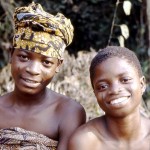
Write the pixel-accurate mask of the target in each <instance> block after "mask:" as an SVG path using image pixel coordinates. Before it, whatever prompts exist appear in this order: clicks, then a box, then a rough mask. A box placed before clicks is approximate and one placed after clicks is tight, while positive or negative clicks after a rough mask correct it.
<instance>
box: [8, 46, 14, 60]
mask: <svg viewBox="0 0 150 150" xmlns="http://www.w3.org/2000/svg"><path fill="white" fill-rule="evenodd" d="M13 52H14V48H10V49H9V53H8V56H9V63H11V61H12V55H13Z"/></svg>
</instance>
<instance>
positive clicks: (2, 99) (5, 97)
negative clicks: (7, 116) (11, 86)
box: [0, 93, 11, 105]
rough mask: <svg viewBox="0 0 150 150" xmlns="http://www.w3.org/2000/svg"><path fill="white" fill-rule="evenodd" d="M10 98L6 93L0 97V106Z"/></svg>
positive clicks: (9, 94)
mask: <svg viewBox="0 0 150 150" xmlns="http://www.w3.org/2000/svg"><path fill="white" fill-rule="evenodd" d="M10 98H11V93H7V94H5V95H2V96H0V105H3V104H4V103H6V102H7V100H8V99H10Z"/></svg>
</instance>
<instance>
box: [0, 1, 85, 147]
mask: <svg viewBox="0 0 150 150" xmlns="http://www.w3.org/2000/svg"><path fill="white" fill-rule="evenodd" d="M14 23H15V33H14V38H13V51H12V53H11V72H12V77H13V78H14V82H15V88H14V91H12V92H11V93H8V94H6V95H4V96H2V97H0V112H1V113H0V135H1V136H0V148H1V149H4V150H10V149H19V150H21V149H22V150H25V149H26V150H27V149H28V150H29V149H30V150H36V149H37V150H46V149H50V150H55V149H57V150H66V149H67V143H68V139H69V138H70V136H71V134H72V133H73V132H74V130H75V129H76V128H77V127H78V126H80V125H81V124H83V123H84V122H85V111H84V109H83V107H82V106H81V105H80V104H78V103H77V102H75V101H74V100H72V99H71V98H68V97H66V96H64V95H61V94H59V93H56V92H54V91H52V90H50V89H47V88H46V86H47V85H48V84H49V83H50V81H51V80H52V78H53V76H54V75H55V73H56V72H58V70H59V67H60V65H61V63H62V60H63V52H64V50H65V48H66V46H68V45H69V44H70V43H71V42H72V39H73V26H72V24H71V22H70V20H69V19H67V18H66V17H65V16H64V15H62V14H60V13H58V14H57V15H56V16H53V15H52V14H49V13H47V12H45V11H44V10H43V8H42V7H41V5H40V4H35V3H31V4H30V5H29V6H28V7H19V8H16V10H15V13H14Z"/></svg>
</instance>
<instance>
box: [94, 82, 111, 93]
mask: <svg viewBox="0 0 150 150" xmlns="http://www.w3.org/2000/svg"><path fill="white" fill-rule="evenodd" d="M108 87H109V85H108V84H106V83H103V84H99V85H98V87H97V90H98V91H100V92H101V91H104V90H106V89H108Z"/></svg>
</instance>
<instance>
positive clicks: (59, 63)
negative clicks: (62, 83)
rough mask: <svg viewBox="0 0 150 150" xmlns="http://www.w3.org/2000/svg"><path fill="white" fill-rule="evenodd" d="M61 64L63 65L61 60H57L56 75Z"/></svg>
mask: <svg viewBox="0 0 150 150" xmlns="http://www.w3.org/2000/svg"><path fill="white" fill-rule="evenodd" d="M62 63H63V60H58V65H57V68H56V70H55V72H56V73H58V72H59V71H60V67H61V65H62Z"/></svg>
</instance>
